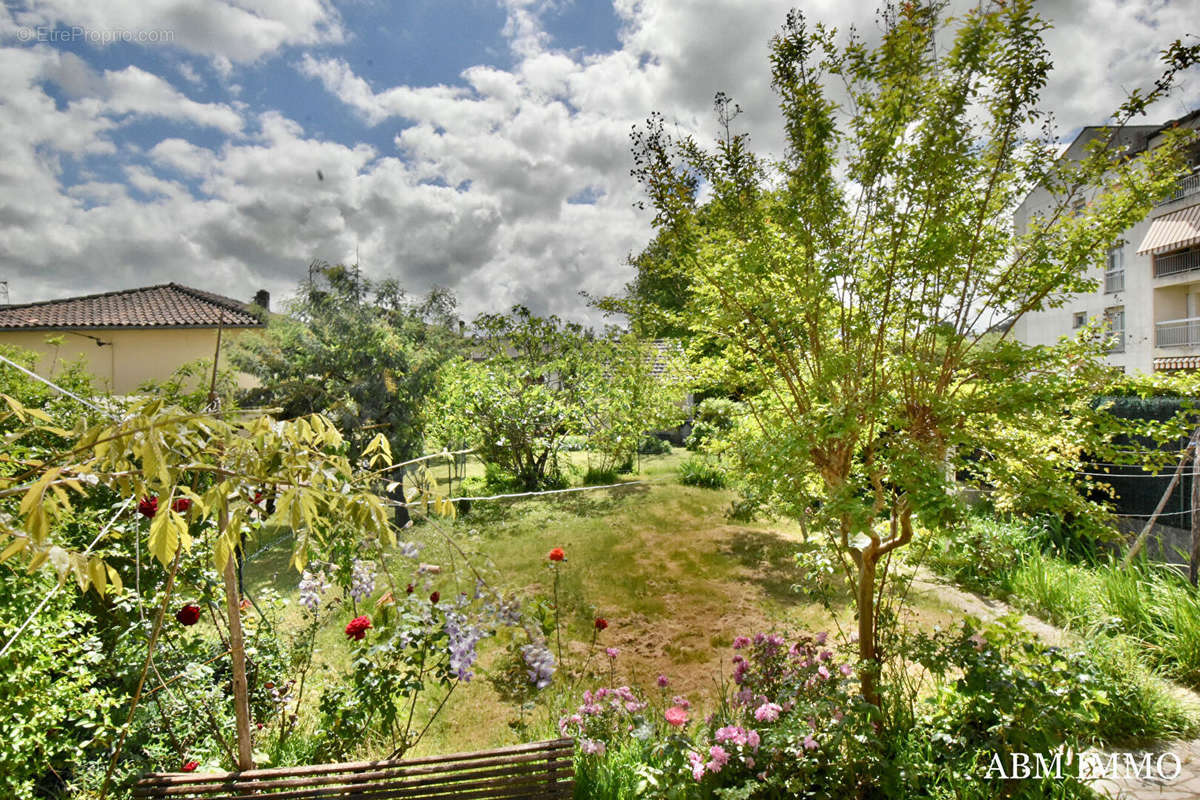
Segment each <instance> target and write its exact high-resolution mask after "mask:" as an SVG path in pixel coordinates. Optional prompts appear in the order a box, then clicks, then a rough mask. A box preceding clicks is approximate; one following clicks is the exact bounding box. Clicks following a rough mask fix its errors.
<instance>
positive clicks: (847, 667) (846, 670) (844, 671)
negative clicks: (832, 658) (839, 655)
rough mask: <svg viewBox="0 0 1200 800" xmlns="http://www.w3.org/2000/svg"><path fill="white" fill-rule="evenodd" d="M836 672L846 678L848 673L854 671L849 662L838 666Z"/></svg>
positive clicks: (848, 675)
mask: <svg viewBox="0 0 1200 800" xmlns="http://www.w3.org/2000/svg"><path fill="white" fill-rule="evenodd" d="M838 672H840V673H842V674H843V675H845V676H846V677H847V678H848V677H850V673H852V672H854V668H853V667H851V666H850V665H849V664H842V665H841V666H840V667H838Z"/></svg>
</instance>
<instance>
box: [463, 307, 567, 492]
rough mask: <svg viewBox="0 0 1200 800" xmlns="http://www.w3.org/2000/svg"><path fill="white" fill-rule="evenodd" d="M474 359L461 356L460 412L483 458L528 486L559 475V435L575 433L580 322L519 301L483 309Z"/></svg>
mask: <svg viewBox="0 0 1200 800" xmlns="http://www.w3.org/2000/svg"><path fill="white" fill-rule="evenodd" d="M475 329H476V332H477V335H478V336H479V348H478V351H477V352H476V354H475V358H477V359H478V360H477V361H473V362H462V363H461V364H460V365H459V369H461V370H462V375H461V380H463V381H465V389H462V390H461V392H460V393H461V395H463V396H464V397H465V401H466V406H465V409H463V410H462V411H460V412H459V413H463V411H465V413H466V414H467V415H468V417H469V419H470V420H471V426H472V428H473V429H474V439H475V444H476V445H477V447H478V448H479V454H480V457H481V458H482V459H483V461H484V462H485V463H487V464H492V465H496V466H497V467H499V468H500V469H502V470H503V471H505V472H507V473H508V474H509V475H511V476H512V478H513V479H514V480H515V482H516V484H517V485H518V486H520V487H521V488H523V489H525V490H527V491H532V490H535V489H539V488H544V487H546V486H548V485H552V484H556V483H558V482H559V481H560V480H561V473H560V470H559V465H558V454H559V451H560V450H561V449H562V445H563V440H564V439H565V438H566V437H567V436H568V435H570V434H572V433H578V432H579V431H580V420H581V411H582V402H581V397H582V386H583V377H584V374H585V371H586V359H585V358H584V354H585V352H586V349H585V336H584V331H583V328H582V327H580V326H579V325H577V324H575V323H569V322H568V323H565V322H563V321H562V320H560V319H559V318H558V317H555V316H550V317H545V318H543V317H538V316H535V315H534V314H532V313H531V312H530V311H529V309H527V308H525V307H524V306H514V307H513V309H512V312H511V313H510V314H507V315H505V314H481V315H480V316H479V317H478V318H477V319H476V320H475Z"/></svg>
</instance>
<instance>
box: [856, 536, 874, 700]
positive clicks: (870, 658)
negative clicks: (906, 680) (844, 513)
mask: <svg viewBox="0 0 1200 800" xmlns="http://www.w3.org/2000/svg"><path fill="white" fill-rule="evenodd" d="M878 557H879V556H878V553H877V552H876V551H875V548H874V546H871V545H868V546H867V548H866V549H864V550H863V553H862V561H861V562H860V563H859V566H858V598H857V601H858V602H857V605H858V657H859V660H860V661H862V672H861V673H860V675H859V682H860V684H861V686H862V694H863V699H864V700H866V701H867V702H868V703H870V704H871V705H873V706H876V707H878V706H879V689H878V680H879V665H878V664H877V663H876V660H875V657H876V655H877V653H876V652H875V563H876V559H877V558H878Z"/></svg>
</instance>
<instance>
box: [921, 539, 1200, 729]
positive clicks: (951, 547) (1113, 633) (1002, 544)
mask: <svg viewBox="0 0 1200 800" xmlns="http://www.w3.org/2000/svg"><path fill="white" fill-rule="evenodd" d="M944 538H945V541H943V542H942V543H941V545H940V547H939V549H938V550H937V551H936V552H935V553H934V554H933V557H932V558H931V559H930V562H929V563H930V566H932V567H933V568H934V569H936V570H937V571H939V572H942V573H943V574H945V575H947V576H949V577H951V578H954V579H956V580H959V581H962V582H966V583H968V584H969V585H970V586H971V588H976V589H979V590H981V591H984V592H986V593H989V594H993V595H997V596H999V597H1002V598H1004V599H1007V600H1008V601H1009V602H1011V603H1012V604H1014V605H1016V606H1019V607H1022V608H1024V609H1025V610H1027V611H1029V612H1030V613H1032V614H1034V615H1036V616H1039V617H1041V618H1043V619H1045V620H1047V621H1049V622H1052V623H1054V624H1056V625H1059V626H1061V627H1064V628H1068V629H1071V630H1074V631H1076V632H1077V633H1079V634H1080V635H1081V636H1082V637H1083V640H1084V641H1085V643H1086V645H1087V650H1088V652H1089V653H1090V654H1091V655H1092V656H1094V657H1095V658H1096V659H1097V662H1098V664H1099V665H1100V666H1101V668H1102V669H1103V670H1105V671H1106V672H1109V673H1111V674H1114V675H1117V676H1120V680H1118V681H1116V685H1119V686H1122V687H1123V688H1121V689H1120V692H1121V693H1124V695H1125V696H1124V697H1123V698H1121V703H1122V704H1123V705H1122V707H1123V708H1126V709H1129V708H1133V709H1143V710H1142V711H1140V712H1139V714H1138V716H1140V717H1142V719H1141V720H1139V719H1136V718H1134V717H1127V716H1122V715H1121V714H1120V713H1119V710H1118V709H1117V708H1116V707H1114V713H1113V714H1112V715H1110V716H1109V717H1108V718H1107V719H1106V724H1107V726H1108V730H1109V733H1110V734H1115V733H1116V732H1117V731H1121V730H1123V731H1126V735H1128V736H1132V737H1135V738H1144V737H1152V736H1154V735H1156V733H1157V735H1161V736H1168V737H1169V736H1171V735H1175V734H1177V733H1179V732H1180V731H1181V730H1183V729H1184V728H1185V727H1186V725H1185V723H1184V722H1183V720H1184V719H1185V718H1186V717H1187V715H1186V714H1185V713H1183V712H1182V711H1181V709H1180V706H1179V702H1178V697H1176V696H1175V693H1173V692H1172V691H1171V688H1170V686H1169V684H1167V683H1165V682H1164V680H1163V678H1169V679H1172V680H1175V681H1178V682H1180V683H1182V684H1184V685H1186V686H1189V687H1192V688H1200V593H1197V591H1196V590H1195V589H1194V588H1193V587H1192V586H1190V585H1189V584H1188V583H1187V581H1186V580H1184V578H1183V577H1182V576H1181V575H1180V573H1179V572H1178V571H1177V570H1176V569H1175V568H1174V567H1171V566H1168V565H1165V564H1155V563H1152V562H1148V561H1144V560H1143V561H1140V562H1137V563H1135V564H1134V565H1132V566H1131V567H1130V569H1128V570H1123V569H1121V568H1120V567H1119V566H1118V565H1117V564H1115V563H1112V562H1110V561H1099V562H1097V563H1091V564H1088V563H1080V562H1077V561H1072V560H1068V559H1066V558H1063V557H1061V556H1059V555H1055V554H1054V553H1052V552H1046V551H1045V549H1044V548H1045V543H1044V542H1043V541H1040V536H1039V531H1038V530H1037V529H1036V528H1031V527H1030V526H1027V525H1022V524H1020V523H1014V522H1003V521H999V520H995V519H990V518H986V517H978V518H973V519H971V520H970V521H969V522H968V523H967V525H966V526H965V527H964V528H963V529H960V530H957V531H955V532H953V533H952V534H951V535H950V536H948V537H944ZM1192 719H1194V714H1193V717H1192ZM1189 724H1194V723H1189ZM1191 730H1192V731H1193V732H1194V728H1191Z"/></svg>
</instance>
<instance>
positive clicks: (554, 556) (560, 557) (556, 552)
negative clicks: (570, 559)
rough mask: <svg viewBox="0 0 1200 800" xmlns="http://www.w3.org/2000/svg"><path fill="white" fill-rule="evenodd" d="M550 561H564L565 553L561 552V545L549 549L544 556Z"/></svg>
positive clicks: (565, 558)
mask: <svg viewBox="0 0 1200 800" xmlns="http://www.w3.org/2000/svg"><path fill="white" fill-rule="evenodd" d="M546 557H547V558H549V559H550V560H551V561H566V560H567V554H566V553H564V552H563V549H562V548H561V547H556V548H554V549H553V550H551V551H550V555H548V556H546Z"/></svg>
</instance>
